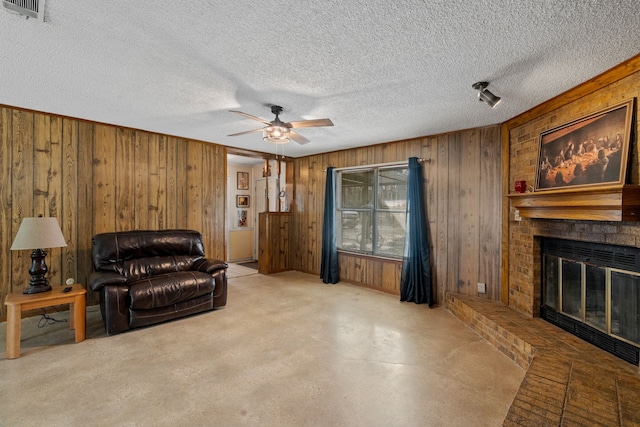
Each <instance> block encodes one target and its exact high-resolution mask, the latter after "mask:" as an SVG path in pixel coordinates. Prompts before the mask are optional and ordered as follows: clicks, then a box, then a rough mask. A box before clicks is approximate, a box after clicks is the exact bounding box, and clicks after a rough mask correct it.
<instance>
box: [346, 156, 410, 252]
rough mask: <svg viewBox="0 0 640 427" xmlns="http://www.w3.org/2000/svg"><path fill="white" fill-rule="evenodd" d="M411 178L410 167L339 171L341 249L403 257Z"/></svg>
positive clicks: (396, 166)
mask: <svg viewBox="0 0 640 427" xmlns="http://www.w3.org/2000/svg"><path fill="white" fill-rule="evenodd" d="M408 175H409V168H408V166H407V165H402V166H398V165H395V166H381V167H372V168H366V169H354V170H342V171H338V173H337V197H336V198H337V200H336V206H337V208H336V228H337V230H336V246H337V248H338V249H341V250H345V251H352V252H359V253H364V254H371V255H379V256H387V257H402V252H403V249H404V236H405V227H406V217H407V213H406V211H407V177H408Z"/></svg>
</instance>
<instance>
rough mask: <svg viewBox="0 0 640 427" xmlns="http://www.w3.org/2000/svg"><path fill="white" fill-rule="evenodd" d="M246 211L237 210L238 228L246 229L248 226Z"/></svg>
mask: <svg viewBox="0 0 640 427" xmlns="http://www.w3.org/2000/svg"><path fill="white" fill-rule="evenodd" d="M247 212H248V211H247V210H246V209H238V227H248V226H249V224H248V222H247V217H248V215H247Z"/></svg>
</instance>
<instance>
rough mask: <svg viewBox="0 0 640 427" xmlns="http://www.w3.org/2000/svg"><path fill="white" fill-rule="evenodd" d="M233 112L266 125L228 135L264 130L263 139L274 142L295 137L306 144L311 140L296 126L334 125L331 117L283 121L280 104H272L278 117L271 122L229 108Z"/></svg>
mask: <svg viewBox="0 0 640 427" xmlns="http://www.w3.org/2000/svg"><path fill="white" fill-rule="evenodd" d="M229 111H230V112H232V113H236V114H240V115H241V116H244V117H246V118H248V119H251V120H255V121H257V122H260V123H262V124H264V125H266V126H265V127H262V128H260V129H253V130H247V131H244V132H238V133H232V134H231V135H227V136H238V135H244V134H247V133H252V132H260V131H262V139H264V140H265V141H267V142H271V143H274V144H286V143H287V142H289V139H293V140H294V141H295V142H297V143H298V144H306V143H308V142H310V141H309V140H308V139H307V138H305V137H304V136H302V135H300V134H299V133H297V132H294V131H292V130H291V129H294V128H311V127H321V126H333V122H332V121H331V120H330V119H315V120H300V121H297V122H283V121H282V120H280V117H279V115H280V113H282V107H281V106H279V105H272V106H271V112H272V113H273V114H275V115H276V118H275V119H274V120H272V121H270V122H268V121H266V120H265V119H261V118H260V117H256V116H252V115H251V114H247V113H243V112H242V111H235V110H229Z"/></svg>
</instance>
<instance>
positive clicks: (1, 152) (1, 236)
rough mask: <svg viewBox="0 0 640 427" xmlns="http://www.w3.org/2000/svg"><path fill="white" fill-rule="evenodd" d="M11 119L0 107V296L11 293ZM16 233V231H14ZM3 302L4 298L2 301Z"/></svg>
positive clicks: (3, 310)
mask: <svg viewBox="0 0 640 427" xmlns="http://www.w3.org/2000/svg"><path fill="white" fill-rule="evenodd" d="M12 117H13V111H12V110H11V109H9V108H4V107H0V251H2V254H3V256H2V257H0V294H2V295H6V294H8V293H9V292H10V291H11V271H12V268H11V261H12V256H11V255H10V253H11V251H10V248H11V244H12V243H13V238H14V237H15V233H14V232H13V228H12V227H11V225H12V213H11V187H12V185H13V184H12V177H11V171H12V166H11V165H12V163H13V162H12V143H11V141H12V138H13V137H12V128H13V126H12ZM16 232H17V230H16ZM2 302H4V298H3V299H2ZM6 308H7V306H6V305H4V304H2V305H1V306H0V316H2V317H6V315H7V311H6Z"/></svg>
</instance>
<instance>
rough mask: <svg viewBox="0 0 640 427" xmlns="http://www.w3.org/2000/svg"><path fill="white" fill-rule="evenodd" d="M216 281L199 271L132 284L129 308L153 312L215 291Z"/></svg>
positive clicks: (154, 277) (161, 276) (184, 272)
mask: <svg viewBox="0 0 640 427" xmlns="http://www.w3.org/2000/svg"><path fill="white" fill-rule="evenodd" d="M215 287H216V284H215V279H214V278H213V277H212V276H211V275H210V274H206V273H202V272H199V271H182V272H177V273H170V274H162V275H159V276H153V277H149V278H146V279H142V280H138V281H135V282H133V283H131V285H130V287H129V298H130V305H129V307H130V308H131V309H133V310H151V309H154V308H159V307H166V306H169V305H172V304H176V303H179V302H182V301H186V300H189V299H191V298H196V297H199V296H202V295H205V294H208V293H211V292H213V291H214V289H215Z"/></svg>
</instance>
